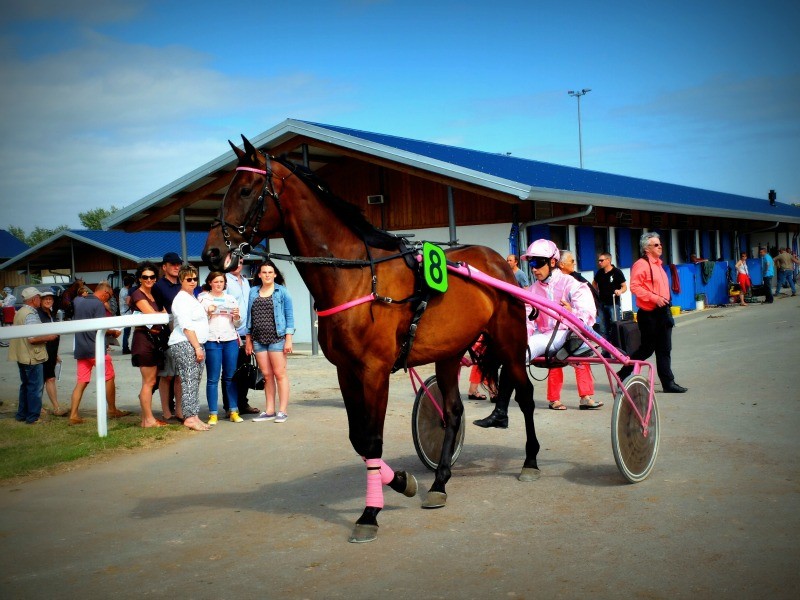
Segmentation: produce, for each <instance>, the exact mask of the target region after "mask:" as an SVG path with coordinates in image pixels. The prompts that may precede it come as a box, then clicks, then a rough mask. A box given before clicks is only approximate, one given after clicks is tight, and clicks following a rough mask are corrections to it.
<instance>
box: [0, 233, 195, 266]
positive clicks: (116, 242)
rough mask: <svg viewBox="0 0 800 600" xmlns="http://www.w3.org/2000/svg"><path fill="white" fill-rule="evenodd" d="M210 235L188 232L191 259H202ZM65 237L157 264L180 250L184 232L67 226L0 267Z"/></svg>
mask: <svg viewBox="0 0 800 600" xmlns="http://www.w3.org/2000/svg"><path fill="white" fill-rule="evenodd" d="M207 237H208V233H207V232H205V231H187V232H186V251H187V254H188V260H189V261H190V262H194V263H199V262H200V255H201V253H202V251H203V247H204V246H205V243H206V238H207ZM62 238H71V239H73V240H75V241H77V242H82V243H84V244H88V245H90V246H93V247H95V248H97V249H98V250H102V251H104V252H109V253H111V254H113V255H115V256H119V257H120V258H126V259H128V260H131V261H134V262H141V261H143V260H152V261H153V262H155V263H157V264H158V263H160V262H161V259H162V257H163V256H164V255H165V254H166V253H167V252H177V253H178V254H181V234H180V232H177V231H142V232H138V233H128V232H125V231H116V230H110V231H101V230H95V229H67V230H64V231H60V232H58V233H56V234H55V235H53V236H52V237H50V238H48V239H46V240H44V241H43V242H41V243H39V244H37V245H36V246H33V247H32V248H27V247H26V249H25V250H23V251H22V252H20V253H18V254H16V255H14V256H13V257H12V258H10V259H8V260H7V261H6V262H4V263H3V264H0V269H9V268H13V267H17V268H19V267H21V266H24V265H25V263H26V262H27V260H28V257H31V256H34V255H37V256H38V255H41V254H42V252H47V251H48V250H51V251H52V249H53V248H55V247H56V246H57V244H56V242H58V241H59V240H60V239H62Z"/></svg>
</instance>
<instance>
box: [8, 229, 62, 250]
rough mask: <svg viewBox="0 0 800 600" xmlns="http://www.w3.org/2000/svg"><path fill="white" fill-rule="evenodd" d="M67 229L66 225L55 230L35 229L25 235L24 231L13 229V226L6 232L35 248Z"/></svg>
mask: <svg viewBox="0 0 800 600" xmlns="http://www.w3.org/2000/svg"><path fill="white" fill-rule="evenodd" d="M67 229H69V227H67V226H66V225H59V226H58V227H56V228H55V229H46V228H44V227H37V228H36V229H34V230H33V231H32V232H31V234H30V235H26V234H25V230H24V229H22V228H21V227H15V226H14V225H9V226H8V232H9V233H10V234H11V235H13V236H14V237H15V238H17V239H18V240H19V241H21V242H24V243H26V244H28V246H35V245H36V244H39V243H41V242H43V241H45V240H46V239H48V238H50V237H52V236H54V235H55V234H57V233H58V232H59V231H65V230H67Z"/></svg>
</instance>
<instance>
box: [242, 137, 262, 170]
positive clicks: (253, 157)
mask: <svg viewBox="0 0 800 600" xmlns="http://www.w3.org/2000/svg"><path fill="white" fill-rule="evenodd" d="M242 141H243V142H244V151H245V152H246V153H247V155H248V158H249V159H250V162H251V163H252V164H254V165H255V164H258V150H256V147H255V146H253V144H251V143H250V140H248V139H247V138H246V137H244V136H242Z"/></svg>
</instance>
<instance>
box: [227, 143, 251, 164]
mask: <svg viewBox="0 0 800 600" xmlns="http://www.w3.org/2000/svg"><path fill="white" fill-rule="evenodd" d="M228 143H229V144H230V145H231V148H233V151H234V152H235V153H236V156H237V158H238V159H239V161H240V162H241V160H242V159H243V158H244V157H245V156H247V152H245V151H244V150H239V147H238V146H237V145H236V144H234V143H233V142H232V141H230V140H228Z"/></svg>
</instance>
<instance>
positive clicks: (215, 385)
mask: <svg viewBox="0 0 800 600" xmlns="http://www.w3.org/2000/svg"><path fill="white" fill-rule="evenodd" d="M238 356H239V340H231V341H229V342H206V369H207V370H208V379H207V380H206V399H207V400H208V412H209V413H211V414H212V415H215V414H217V411H218V409H219V376H220V372H221V373H222V385H224V386H225V395H226V396H227V398H228V409H229V410H231V411H234V410H235V411H238V410H239V405H238V398H237V397H238V394H237V392H236V384H235V383H234V381H233V374H234V373H235V372H236V359H237V357H238Z"/></svg>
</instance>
